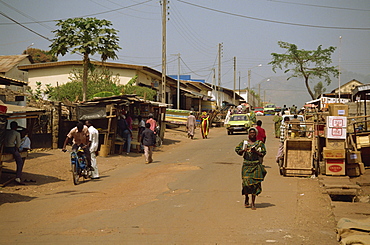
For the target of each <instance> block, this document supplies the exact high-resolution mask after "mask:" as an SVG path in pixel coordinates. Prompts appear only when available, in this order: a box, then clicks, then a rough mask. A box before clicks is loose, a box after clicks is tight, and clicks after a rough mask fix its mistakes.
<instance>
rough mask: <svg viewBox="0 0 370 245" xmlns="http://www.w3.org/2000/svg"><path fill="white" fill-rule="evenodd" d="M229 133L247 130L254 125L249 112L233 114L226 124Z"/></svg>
mask: <svg viewBox="0 0 370 245" xmlns="http://www.w3.org/2000/svg"><path fill="white" fill-rule="evenodd" d="M225 127H226V129H227V134H228V135H230V134H233V133H234V132H243V131H245V132H247V130H248V129H249V128H250V127H252V121H250V118H249V115H248V114H233V115H231V117H230V120H229V122H228V123H227V124H225Z"/></svg>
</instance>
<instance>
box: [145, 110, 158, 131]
mask: <svg viewBox="0 0 370 245" xmlns="http://www.w3.org/2000/svg"><path fill="white" fill-rule="evenodd" d="M148 117H149V119H148V120H146V122H145V123H149V124H150V130H152V131H153V132H154V134H155V127H157V121H156V120H155V119H154V118H153V114H152V113H149V115H148Z"/></svg>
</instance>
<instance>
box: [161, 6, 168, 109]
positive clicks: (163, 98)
mask: <svg viewBox="0 0 370 245" xmlns="http://www.w3.org/2000/svg"><path fill="white" fill-rule="evenodd" d="M166 25H167V0H162V86H161V102H162V103H166V62H167V60H166V35H167V34H166V33H167V26H166Z"/></svg>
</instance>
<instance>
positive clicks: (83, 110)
mask: <svg viewBox="0 0 370 245" xmlns="http://www.w3.org/2000/svg"><path fill="white" fill-rule="evenodd" d="M135 102H136V103H145V104H151V105H153V106H157V107H164V108H167V107H168V106H170V105H171V104H165V103H161V102H156V101H150V100H145V99H143V98H140V97H138V96H137V95H134V94H126V95H117V96H110V97H104V98H94V99H92V100H89V101H86V102H84V103H80V104H78V105H77V115H78V119H79V120H92V119H100V118H106V108H105V106H106V105H108V104H112V103H113V104H117V105H130V104H133V103H135Z"/></svg>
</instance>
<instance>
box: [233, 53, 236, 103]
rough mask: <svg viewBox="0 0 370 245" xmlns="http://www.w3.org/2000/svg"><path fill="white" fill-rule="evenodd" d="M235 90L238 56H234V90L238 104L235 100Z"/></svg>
mask: <svg viewBox="0 0 370 245" xmlns="http://www.w3.org/2000/svg"><path fill="white" fill-rule="evenodd" d="M235 90H236V57H234V90H233V95H234V104H236V100H235V93H236V92H235Z"/></svg>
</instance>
